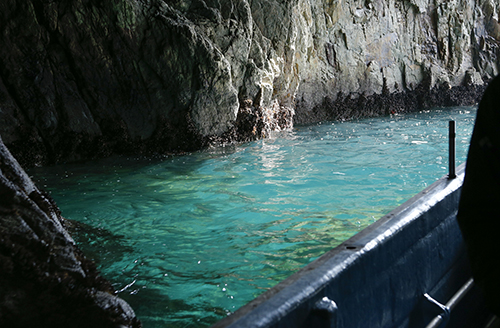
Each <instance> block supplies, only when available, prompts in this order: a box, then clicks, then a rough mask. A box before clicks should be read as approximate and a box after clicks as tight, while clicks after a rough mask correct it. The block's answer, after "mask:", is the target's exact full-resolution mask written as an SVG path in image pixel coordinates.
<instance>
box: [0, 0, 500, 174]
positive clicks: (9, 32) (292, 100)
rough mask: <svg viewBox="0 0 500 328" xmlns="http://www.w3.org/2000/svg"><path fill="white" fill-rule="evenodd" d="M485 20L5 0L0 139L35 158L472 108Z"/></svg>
mask: <svg viewBox="0 0 500 328" xmlns="http://www.w3.org/2000/svg"><path fill="white" fill-rule="evenodd" d="M498 17H499V4H498V3H496V2H494V1H492V0H480V1H472V0H454V1H444V0H443V1H429V0H404V1H401V0H390V1H382V0H369V1H364V0H363V1H358V0H346V1H336V0H328V1H317V0H292V1H278V0H251V1H250V0H223V1H219V0H175V1H174V0H169V1H162V0H140V1H136V0H113V1H97V0H69V1H54V0H50V1H49V0H43V1H30V0H24V1H20V0H7V1H3V2H2V3H1V4H0V43H1V44H2V47H0V135H1V136H2V138H3V139H4V142H5V143H6V144H7V145H8V146H9V149H10V150H11V151H12V152H13V153H14V155H15V156H16V158H17V159H18V160H19V161H20V162H21V163H22V164H26V165H43V164H46V163H56V162H64V161H68V160H78V159H87V158H95V157H103V156H107V155H110V154H114V153H133V154H139V153H160V154H162V153H172V152H183V151H191V150H195V149H200V148H202V147H205V146H207V145H210V144H212V143H218V142H232V141H245V140H249V139H252V138H254V137H255V138H259V137H262V136H265V135H268V134H269V131H270V130H271V131H272V130H273V129H278V130H281V129H287V128H291V127H292V126H293V122H295V123H298V124H308V123H313V122H317V121H321V120H325V119H327V120H330V119H350V118H354V117H360V116H371V115H385V114H387V113H392V112H395V113H397V112H402V111H411V110H415V109H422V108H428V107H432V106H442V105H461V104H463V105H469V104H474V103H477V101H478V95H479V94H481V93H482V91H483V90H484V85H485V82H488V81H490V80H491V79H492V78H493V77H494V76H495V75H497V74H498V70H499V68H498V60H497V58H498V54H499V41H500V32H499V31H500V25H499V24H498ZM248 104H250V105H248ZM249 110H250V112H249ZM251 122H253V123H251ZM250 123H251V124H250ZM262 131H263V132H262Z"/></svg>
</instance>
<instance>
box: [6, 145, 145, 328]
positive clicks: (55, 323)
mask: <svg viewBox="0 0 500 328" xmlns="http://www.w3.org/2000/svg"><path fill="white" fill-rule="evenodd" d="M64 222H65V221H64V219H63V218H62V217H61V216H60V213H59V210H58V209H57V207H56V206H55V205H54V204H53V202H52V201H51V200H50V199H49V198H48V197H46V196H45V195H44V194H43V193H42V192H40V191H39V190H38V189H37V188H36V186H35V185H34V184H33V183H32V182H31V180H30V179H29V178H28V176H27V175H26V173H25V172H24V171H23V170H22V168H21V167H20V166H19V164H18V163H17V161H16V160H15V159H14V158H13V157H12V155H11V154H10V153H9V151H8V150H7V148H6V147H5V146H4V144H3V142H2V139H1V138H0V326H1V327H103V328H104V327H131V328H132V327H137V328H138V327H140V326H141V324H140V322H139V320H138V319H137V318H136V317H135V314H134V311H133V310H132V309H131V308H130V306H129V305H128V304H127V303H125V301H123V300H121V299H120V298H118V297H116V296H114V295H113V290H112V287H111V285H110V283H109V282H107V281H106V280H105V279H103V278H102V277H100V276H99V275H98V273H97V271H96V268H95V266H94V264H93V263H92V262H91V261H89V260H87V259H86V258H85V256H83V254H82V253H81V251H80V250H79V249H78V248H77V247H76V246H75V243H74V242H73V239H71V237H70V236H69V234H68V233H67V231H66V229H65V228H64Z"/></svg>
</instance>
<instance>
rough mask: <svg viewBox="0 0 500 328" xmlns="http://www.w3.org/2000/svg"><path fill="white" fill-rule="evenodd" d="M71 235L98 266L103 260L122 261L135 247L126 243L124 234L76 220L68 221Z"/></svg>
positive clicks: (67, 224)
mask: <svg viewBox="0 0 500 328" xmlns="http://www.w3.org/2000/svg"><path fill="white" fill-rule="evenodd" d="M66 226H67V228H68V231H69V232H70V234H71V236H72V237H73V239H74V240H75V242H76V243H77V245H78V246H79V247H80V249H81V250H82V251H83V252H84V254H85V256H86V257H87V258H89V259H91V260H92V261H94V262H95V263H96V264H97V265H98V266H101V265H102V263H101V262H102V261H103V260H104V259H105V260H106V261H113V262H117V261H121V260H122V259H123V257H124V256H125V254H132V253H133V252H134V249H133V247H130V246H128V245H126V243H127V238H126V237H125V236H124V235H117V234H113V233H112V232H111V231H109V230H107V229H104V228H96V227H93V226H91V225H89V224H86V223H83V222H78V221H75V220H68V219H67V221H66Z"/></svg>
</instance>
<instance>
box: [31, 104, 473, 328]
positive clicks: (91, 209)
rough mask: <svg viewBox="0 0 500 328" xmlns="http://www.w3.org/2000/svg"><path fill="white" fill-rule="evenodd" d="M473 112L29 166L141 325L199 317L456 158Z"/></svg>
mask: <svg viewBox="0 0 500 328" xmlns="http://www.w3.org/2000/svg"><path fill="white" fill-rule="evenodd" d="M475 112H476V110H475V108H470V107H466V108H465V107H461V108H449V109H436V110H433V111H427V112H421V113H416V114H406V115H398V116H391V117H383V118H375V119H364V120H358V121H352V122H343V123H338V122H335V123H331V122H330V123H323V124H319V125H314V126H307V127H298V128H296V129H295V130H294V131H293V132H282V133H277V134H276V135H274V136H273V137H272V138H270V139H265V140H260V141H256V142H252V143H247V144H243V145H238V146H230V147H221V148H213V149H208V150H204V151H200V152H196V153H193V154H190V155H185V156H174V157H164V158H156V159H144V158H123V157H120V158H111V159H105V160H100V161H94V162H87V163H84V164H68V165H61V166H55V167H45V168H37V169H33V170H31V171H29V174H30V175H32V176H33V177H34V180H35V181H37V182H38V185H39V186H40V187H42V188H45V189H47V190H49V191H50V192H51V194H52V196H53V198H54V199H55V200H56V202H57V203H58V205H59V207H60V208H61V210H62V213H63V215H64V216H65V217H66V218H68V219H72V220H76V221H78V222H80V225H79V227H78V229H77V231H76V232H75V233H74V237H75V239H76V240H77V242H78V243H79V244H80V246H81V248H83V249H84V251H85V252H86V254H87V256H88V257H90V258H92V259H94V260H95V261H96V262H97V264H98V266H99V268H100V270H101V271H102V273H103V275H104V276H105V277H106V278H108V279H109V280H110V281H111V282H112V283H113V285H114V287H115V288H116V290H118V291H119V295H120V296H121V297H122V298H124V299H125V300H127V301H128V302H129V303H130V304H131V305H132V307H133V308H134V309H135V311H136V313H137V315H138V316H139V318H140V319H141V320H142V321H143V325H144V327H145V328H156V327H206V326H209V325H210V324H212V323H214V322H216V321H217V320H218V319H220V318H222V317H224V316H226V315H229V314H230V313H231V312H234V311H235V310H236V309H238V308H239V307H241V306H242V305H244V304H246V303H247V302H249V301H250V300H252V299H253V298H255V297H256V296H258V295H259V294H261V293H262V292H263V291H265V290H266V289H268V288H270V287H272V286H274V285H275V284H277V283H278V282H280V281H282V280H283V279H285V278H286V277H288V276H289V275H291V274H292V273H293V272H295V271H297V270H298V269H299V268H301V267H303V266H305V265H306V264H308V263H310V262H311V261H313V260H314V259H316V258H317V257H319V256H320V255H322V254H323V253H325V252H326V251H328V250H330V249H331V248H333V247H335V246H336V245H338V244H339V243H341V242H342V241H344V240H346V239H348V238H349V237H351V236H352V235H354V234H355V233H357V232H358V231H360V230H361V229H363V228H365V227H367V226H368V225H369V224H371V223H373V222H375V221H376V220H377V219H379V218H380V217H382V216H383V215H384V214H387V213H388V212H389V211H390V210H392V209H393V208H394V207H396V206H398V205H400V204H402V203H403V202H404V201H405V200H407V199H409V198H410V197H412V196H413V195H415V194H416V193H418V192H419V191H421V190H422V189H424V188H425V187H426V186H428V185H430V184H432V183H433V182H434V181H435V180H436V179H438V178H440V177H441V176H443V175H445V174H447V170H448V162H447V157H448V155H447V149H448V141H447V135H448V121H449V120H451V119H453V120H455V121H456V122H457V143H456V144H457V165H458V164H459V163H462V162H464V160H465V157H466V153H467V148H468V143H469V139H470V135H471V131H472V127H473V121H474V118H475Z"/></svg>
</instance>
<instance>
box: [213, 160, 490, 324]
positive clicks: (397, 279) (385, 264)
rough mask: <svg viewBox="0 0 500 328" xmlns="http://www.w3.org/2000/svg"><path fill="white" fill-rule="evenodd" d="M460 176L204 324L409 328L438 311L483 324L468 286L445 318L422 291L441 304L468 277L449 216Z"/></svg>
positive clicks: (460, 171) (485, 315)
mask: <svg viewBox="0 0 500 328" xmlns="http://www.w3.org/2000/svg"><path fill="white" fill-rule="evenodd" d="M463 178H464V165H461V166H460V167H458V168H457V170H456V178H454V179H448V177H443V178H441V179H440V180H438V181H437V182H435V183H434V184H432V185H431V186H429V187H428V188H426V189H425V190H423V191H422V192H420V193H419V194H418V195H416V196H415V197H413V198H411V199H410V200H408V201H407V202H405V203H404V204H403V205H401V206H399V207H398V208H396V209H395V210H393V211H392V212H391V213H389V214H387V215H386V216H384V217H383V218H381V219H380V220H378V221H377V222H375V223H374V224H372V225H371V226H369V227H368V228H366V229H364V230H363V231H361V232H360V233H358V234H357V235H355V236H354V237H352V238H350V239H349V240H347V241H346V242H344V243H342V244H341V245H339V246H338V247H336V248H334V249H332V250H331V251H330V252H328V253H326V254H325V255H323V256H321V257H320V258H318V259H317V260H316V261H314V262H312V263H311V264H309V265H308V266H306V267H305V268H303V269H302V270H300V271H299V272H297V273H295V274H294V275H292V276H291V277H289V278H288V279H286V280H285V281H283V282H282V283H280V284H278V285H277V286H275V287H274V288H272V289H270V290H268V291H267V292H265V293H264V294H262V295H261V296H259V297H258V298H256V299H255V300H253V301H251V302H250V303H248V304H247V305H245V306H244V307H242V308H241V309H239V310H238V311H236V312H235V313H234V314H232V315H231V316H229V317H227V318H224V319H223V320H221V321H219V322H218V323H216V324H215V325H214V326H212V328H222V327H228V328H229V327H231V328H236V327H238V328H245V327H287V328H289V327H338V328H341V327H344V328H355V327H359V328H366V327H369V328H374V327H411V328H413V327H426V326H427V325H428V324H429V323H430V322H431V321H432V320H433V318H434V317H435V316H436V315H439V314H442V316H443V318H444V320H443V321H447V325H446V327H484V326H485V324H486V323H487V321H488V320H489V319H490V318H491V314H490V313H489V312H488V311H487V310H486V309H485V306H484V302H483V299H482V295H481V294H480V292H479V291H478V290H477V289H476V288H475V287H472V289H471V290H470V291H469V292H468V293H467V294H466V295H465V297H464V298H463V299H461V301H460V302H459V303H458V305H457V306H456V307H455V308H454V309H453V310H452V311H451V314H450V315H447V314H446V313H444V312H447V311H443V309H442V308H440V307H439V306H437V305H435V304H433V303H432V302H430V301H429V300H428V299H427V298H426V297H425V296H424V294H428V295H429V296H430V297H431V298H432V299H434V300H436V301H437V302H438V303H441V304H446V303H447V302H448V300H450V299H451V298H452V297H453V295H454V294H455V293H457V291H458V290H460V289H461V287H462V286H463V285H464V284H466V283H467V281H469V280H470V279H471V273H470V268H469V262H468V259H467V255H466V252H465V246H464V242H463V238H462V235H461V232H460V229H459V227H458V224H457V221H456V214H457V209H458V203H459V198H460V190H461V186H462V183H463ZM443 313H444V314H443ZM448 319H449V320H448Z"/></svg>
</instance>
